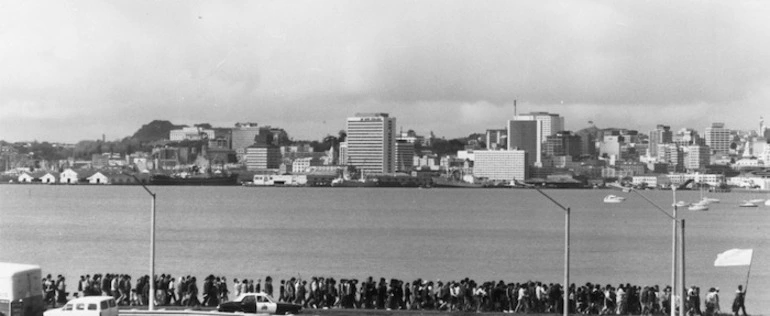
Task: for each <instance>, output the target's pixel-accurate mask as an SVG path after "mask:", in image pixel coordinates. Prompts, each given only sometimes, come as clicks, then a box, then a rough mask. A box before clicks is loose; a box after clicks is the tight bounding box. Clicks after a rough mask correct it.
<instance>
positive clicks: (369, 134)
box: [345, 113, 396, 173]
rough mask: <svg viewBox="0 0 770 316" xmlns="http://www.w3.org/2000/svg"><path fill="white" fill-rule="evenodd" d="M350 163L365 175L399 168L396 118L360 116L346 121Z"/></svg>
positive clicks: (381, 115)
mask: <svg viewBox="0 0 770 316" xmlns="http://www.w3.org/2000/svg"><path fill="white" fill-rule="evenodd" d="M347 135H348V136H347V138H346V140H345V141H346V143H347V154H346V156H347V161H348V164H350V165H353V166H355V167H356V168H358V169H359V170H362V171H364V172H366V173H392V172H394V171H395V169H396V149H395V147H396V118H394V117H389V116H388V114H387V113H363V114H361V113H359V114H356V116H355V117H349V118H348V119H347Z"/></svg>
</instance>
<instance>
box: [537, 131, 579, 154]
mask: <svg viewBox="0 0 770 316" xmlns="http://www.w3.org/2000/svg"><path fill="white" fill-rule="evenodd" d="M581 149H582V148H581V143H580V136H578V135H574V134H572V132H570V131H561V132H556V135H552V136H547V137H546V141H545V154H546V156H572V157H579V156H580V155H582V154H583V153H582V150H581Z"/></svg>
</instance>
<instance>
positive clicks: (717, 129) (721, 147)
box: [706, 123, 731, 153]
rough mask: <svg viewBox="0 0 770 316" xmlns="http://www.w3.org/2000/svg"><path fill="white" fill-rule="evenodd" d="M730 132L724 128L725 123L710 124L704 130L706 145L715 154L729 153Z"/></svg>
mask: <svg viewBox="0 0 770 316" xmlns="http://www.w3.org/2000/svg"><path fill="white" fill-rule="evenodd" d="M730 141H731V137H730V130H729V129H726V128H725V123H712V124H711V127H708V128H706V145H708V146H709V147H711V150H712V151H714V152H717V153H728V152H730Z"/></svg>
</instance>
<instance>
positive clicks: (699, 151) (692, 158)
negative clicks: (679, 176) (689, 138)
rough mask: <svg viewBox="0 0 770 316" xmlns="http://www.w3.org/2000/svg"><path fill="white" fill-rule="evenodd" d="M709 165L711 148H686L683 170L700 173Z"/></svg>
mask: <svg viewBox="0 0 770 316" xmlns="http://www.w3.org/2000/svg"><path fill="white" fill-rule="evenodd" d="M709 163H711V148H709V146H706V145H691V146H690V147H687V160H686V161H685V168H686V169H687V171H690V172H694V171H702V170H705V169H706V166H707V165H708V164H709Z"/></svg>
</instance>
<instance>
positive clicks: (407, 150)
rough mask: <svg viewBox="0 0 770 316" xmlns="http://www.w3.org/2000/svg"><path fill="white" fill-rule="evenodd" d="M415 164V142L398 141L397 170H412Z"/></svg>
mask: <svg viewBox="0 0 770 316" xmlns="http://www.w3.org/2000/svg"><path fill="white" fill-rule="evenodd" d="M413 164H414V143H410V142H408V141H406V140H403V139H402V140H397V141H396V170H397V171H410V170H412V166H413Z"/></svg>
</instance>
